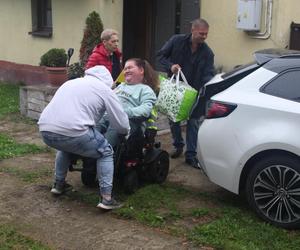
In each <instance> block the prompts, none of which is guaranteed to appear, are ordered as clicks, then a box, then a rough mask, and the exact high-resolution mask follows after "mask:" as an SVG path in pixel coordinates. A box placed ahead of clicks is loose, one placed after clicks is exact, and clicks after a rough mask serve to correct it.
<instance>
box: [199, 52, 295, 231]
mask: <svg viewBox="0 0 300 250" xmlns="http://www.w3.org/2000/svg"><path fill="white" fill-rule="evenodd" d="M254 57H255V62H254V63H252V64H248V65H245V66H240V67H238V68H236V69H234V70H233V71H232V72H229V73H227V74H223V75H221V77H220V75H217V76H216V77H215V78H213V79H212V80H211V81H210V82H208V83H207V84H206V85H205V88H204V92H203V94H204V96H203V97H202V100H200V101H206V103H207V106H206V113H205V120H204V122H203V124H202V125H201V126H200V129H199V133H198V158H199V160H200V163H201V166H202V168H203V171H204V172H205V173H206V174H207V176H208V178H209V179H210V180H211V181H212V182H214V183H216V184H217V185H219V186H222V187H224V188H225V189H227V190H229V191H231V192H233V193H236V194H242V193H245V194H246V196H247V199H248V201H249V204H250V205H251V206H252V207H253V208H254V210H255V211H256V213H257V214H258V215H259V216H260V217H262V218H263V219H264V220H266V221H268V222H270V223H272V224H274V225H277V226H280V227H284V228H299V226H300V51H287V50H271V49H269V50H264V51H258V52H256V53H255V54H254Z"/></svg>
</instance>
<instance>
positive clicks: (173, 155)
mask: <svg viewBox="0 0 300 250" xmlns="http://www.w3.org/2000/svg"><path fill="white" fill-rule="evenodd" d="M182 153H183V148H175V149H174V150H173V151H172V152H171V154H170V155H171V158H172V159H175V158H178V157H179V156H180V155H181V154H182Z"/></svg>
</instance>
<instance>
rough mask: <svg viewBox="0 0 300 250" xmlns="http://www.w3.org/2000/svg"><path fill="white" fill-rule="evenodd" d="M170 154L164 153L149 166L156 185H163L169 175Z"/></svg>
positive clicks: (152, 179)
mask: <svg viewBox="0 0 300 250" xmlns="http://www.w3.org/2000/svg"><path fill="white" fill-rule="evenodd" d="M169 165H170V160H169V154H168V153H167V152H165V151H162V152H161V153H160V154H159V155H158V156H157V157H156V159H155V160H154V161H153V162H152V163H151V165H150V166H149V170H150V176H151V181H152V182H154V183H163V182H164V181H165V180H166V178H167V176H168V173H169Z"/></svg>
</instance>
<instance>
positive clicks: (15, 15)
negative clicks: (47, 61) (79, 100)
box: [0, 0, 123, 65]
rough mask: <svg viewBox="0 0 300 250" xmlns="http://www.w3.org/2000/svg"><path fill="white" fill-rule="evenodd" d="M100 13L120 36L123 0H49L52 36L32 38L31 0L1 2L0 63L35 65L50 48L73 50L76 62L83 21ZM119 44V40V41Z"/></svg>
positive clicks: (2, 0) (107, 25) (4, 0)
mask: <svg viewBox="0 0 300 250" xmlns="http://www.w3.org/2000/svg"><path fill="white" fill-rule="evenodd" d="M94 10H95V11H96V12H98V13H99V14H100V17H101V19H102V22H103V25H104V28H114V29H116V30H118V31H119V32H120V38H121V37H122V13H123V0H84V1H82V0H63V1H61V0H52V22H53V36H52V37H51V38H43V37H34V36H31V35H29V34H28V32H29V31H31V27H32V26H31V0H1V2H0V37H1V39H0V60H3V61H10V62H15V63H20V64H31V65H38V64H39V61H40V57H41V55H42V54H43V53H45V52H46V51H47V50H49V49H50V48H54V47H57V48H65V49H66V50H67V49H68V48H70V47H72V48H74V49H75V52H74V55H73V57H72V59H71V63H72V62H76V61H78V56H79V49H80V42H81V39H82V36H83V30H84V27H85V19H86V17H87V16H88V14H89V13H90V12H92V11H94ZM120 44H122V41H120Z"/></svg>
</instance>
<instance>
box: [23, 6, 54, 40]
mask: <svg viewBox="0 0 300 250" xmlns="http://www.w3.org/2000/svg"><path fill="white" fill-rule="evenodd" d="M31 18H32V31H30V32H28V34H30V35H32V36H39V37H52V30H53V28H52V1H51V0H31Z"/></svg>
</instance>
